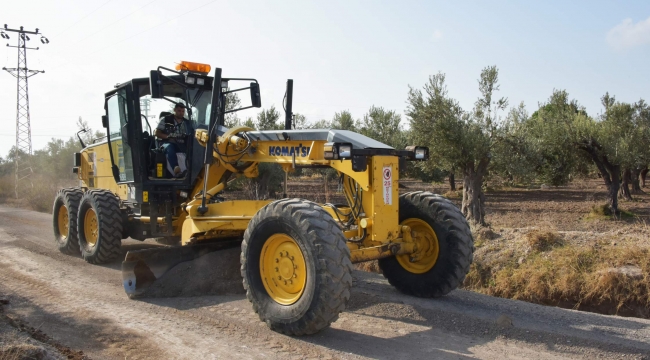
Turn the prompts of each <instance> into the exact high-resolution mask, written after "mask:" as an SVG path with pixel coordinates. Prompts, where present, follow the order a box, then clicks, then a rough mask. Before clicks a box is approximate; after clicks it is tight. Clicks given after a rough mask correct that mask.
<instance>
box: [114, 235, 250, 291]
mask: <svg viewBox="0 0 650 360" xmlns="http://www.w3.org/2000/svg"><path fill="white" fill-rule="evenodd" d="M240 243H241V241H221V242H217V243H207V244H196V245H188V246H177V247H161V248H154V249H145V250H135V251H129V252H127V253H126V257H125V259H124V261H123V262H122V283H123V285H124V291H125V292H126V294H127V295H128V296H129V298H131V299H134V298H138V297H147V291H146V290H147V289H149V288H150V287H151V286H152V285H153V284H154V283H155V282H156V281H157V280H158V279H160V278H161V277H162V276H163V275H164V274H165V273H167V272H168V271H169V270H171V269H172V268H174V267H175V266H177V265H179V264H181V263H184V262H188V261H193V260H195V259H198V258H199V257H201V256H204V255H206V254H209V253H212V252H215V251H219V250H225V249H229V248H232V247H235V246H238V245H239V244H240Z"/></svg>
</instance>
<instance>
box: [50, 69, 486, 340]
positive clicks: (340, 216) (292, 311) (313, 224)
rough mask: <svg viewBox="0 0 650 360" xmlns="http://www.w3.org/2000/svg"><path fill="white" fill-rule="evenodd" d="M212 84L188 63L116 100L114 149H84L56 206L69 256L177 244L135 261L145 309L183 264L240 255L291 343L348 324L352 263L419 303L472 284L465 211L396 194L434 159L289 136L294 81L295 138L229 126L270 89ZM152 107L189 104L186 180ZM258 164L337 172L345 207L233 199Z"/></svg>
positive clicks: (133, 255)
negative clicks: (405, 174)
mask: <svg viewBox="0 0 650 360" xmlns="http://www.w3.org/2000/svg"><path fill="white" fill-rule="evenodd" d="M209 72H210V66H209V65H206V64H198V63H190V62H182V63H181V64H180V65H179V66H177V67H176V69H175V70H172V69H168V68H164V67H158V69H156V70H153V71H151V72H150V76H149V78H137V79H132V80H130V81H128V82H125V83H123V84H120V85H117V86H116V88H115V89H113V90H111V91H110V92H108V93H106V97H105V103H104V108H105V110H106V115H105V116H102V124H103V126H104V128H106V133H107V137H106V139H104V140H103V141H100V142H96V143H93V144H89V145H87V146H84V145H83V144H82V146H84V148H83V150H82V151H81V152H80V153H77V154H75V159H74V167H73V172H75V173H76V174H77V175H78V177H79V181H80V185H79V187H75V188H67V189H62V190H60V191H59V192H58V194H57V196H56V199H55V201H54V209H53V210H54V211H53V223H54V235H55V240H56V243H57V245H58V247H59V249H60V250H61V251H62V252H64V253H69V254H74V253H79V252H80V253H81V256H82V257H83V258H84V259H85V260H86V261H87V262H89V263H92V264H101V263H106V262H111V261H114V260H115V259H116V258H117V257H118V256H120V254H121V251H120V244H121V240H122V239H126V238H129V237H130V238H132V239H135V240H145V239H148V238H158V239H161V238H162V239H166V240H168V241H169V242H178V243H179V246H168V247H158V248H154V249H146V250H138V251H129V252H128V253H127V254H126V258H125V259H124V261H123V263H122V272H123V282H124V289H125V291H126V293H127V294H128V295H129V296H130V297H136V296H138V295H141V294H143V291H144V290H145V289H146V288H148V287H149V286H150V285H151V284H153V283H154V282H155V281H156V280H157V279H159V278H160V277H161V276H162V274H164V273H165V272H166V271H168V270H169V269H171V268H172V267H174V266H175V265H177V264H179V263H181V262H184V261H189V260H192V259H194V258H196V257H199V256H201V255H203V254H205V253H207V252H210V251H218V250H220V249H224V248H229V247H234V246H240V247H241V276H242V281H243V285H244V288H245V290H246V293H247V298H248V299H249V300H250V302H251V303H252V305H253V309H254V310H255V312H257V313H258V314H259V317H260V319H261V320H262V321H264V322H265V323H267V324H268V326H269V327H270V328H271V329H273V330H275V331H279V332H282V333H285V334H291V335H303V334H312V333H315V332H318V331H319V330H321V329H323V328H325V327H327V326H329V325H330V324H331V323H332V322H333V321H335V320H336V319H337V317H338V314H339V313H340V312H341V311H343V309H344V308H345V306H346V303H347V302H348V299H349V298H350V287H351V286H352V277H351V272H352V263H358V262H363V261H370V260H379V266H380V268H381V270H382V272H383V274H384V276H385V277H386V278H387V279H388V281H389V282H390V283H391V284H392V285H393V286H395V287H396V288H397V289H398V290H399V291H401V292H403V293H406V294H410V295H414V296H419V297H438V296H442V295H445V294H447V293H449V292H450V291H451V290H453V289H455V288H456V287H458V286H459V284H461V283H462V281H463V279H464V278H465V275H466V274H467V272H468V271H469V266H470V264H471V262H472V256H473V250H474V246H473V239H472V235H471V233H470V229H469V225H468V224H467V222H466V221H465V219H464V217H463V216H462V214H461V213H460V211H459V210H458V209H457V208H456V206H454V205H453V204H452V203H451V202H449V201H448V200H446V199H444V198H443V197H440V196H438V195H434V194H432V193H429V192H422V191H418V192H411V193H407V194H403V195H399V194H398V178H399V175H398V174H399V171H400V170H401V169H404V168H405V162H406V161H411V160H413V161H423V160H427V158H428V149H427V148H424V147H415V146H412V147H408V148H406V149H404V150H399V149H394V148H392V147H389V146H387V145H385V144H382V143H380V142H378V141H375V140H373V139H370V138H368V137H366V136H363V135H360V134H357V133H354V132H351V131H345V130H335V129H331V130H330V129H324V130H292V129H291V127H292V126H291V119H292V113H291V111H292V110H291V109H292V93H293V82H292V81H291V80H289V81H288V82H287V96H286V104H285V105H286V106H285V107H286V120H285V130H279V131H255V130H253V129H250V128H248V127H243V126H238V127H234V128H230V129H229V128H226V127H224V119H225V116H226V114H227V113H229V112H232V111H239V110H242V109H246V108H251V107H258V108H259V107H261V98H260V90H259V85H258V82H257V81H256V80H255V79H244V78H225V77H223V76H222V70H221V69H219V68H217V69H215V71H214V72H213V76H209V75H208V74H209ZM242 83H244V85H243V86H242V87H239V88H237V87H236V86H235V85H236V84H242ZM246 90H248V91H249V92H250V99H251V101H250V102H251V104H250V106H246V107H243V108H240V109H232V110H226V109H227V106H226V99H227V94H229V93H232V92H236V91H246ZM148 99H157V100H161V101H163V100H168V101H169V102H170V104H171V103H177V102H179V101H180V102H183V103H184V104H186V109H187V112H188V114H187V118H188V119H189V120H191V121H192V122H193V128H194V129H195V130H194V134H193V135H191V134H189V135H188V138H187V139H186V140H187V145H188V146H187V152H186V156H185V158H184V159H179V161H181V162H182V163H183V164H184V165H185V169H186V173H185V175H184V176H182V177H174V175H177V174H172V173H170V172H169V170H167V169H168V166H167V165H168V164H167V159H166V157H165V154H164V153H163V151H162V150H161V149H160V146H159V145H158V144H157V141H156V140H155V139H154V137H153V135H152V131H151V130H152V128H151V126H150V125H149V121H148V116H147V115H146V113H145V110H147V108H146V106H145V104H146V102H147V101H146V100H148ZM170 106H171V105H170ZM260 163H275V164H279V165H280V166H281V167H282V168H283V169H284V171H286V172H291V171H293V170H294V169H296V168H299V167H303V168H304V167H317V168H332V169H334V170H336V171H337V172H338V174H339V176H340V181H341V183H342V188H343V193H344V195H345V198H346V200H347V204H345V205H332V204H317V203H314V202H311V201H307V200H303V199H290V198H283V199H278V200H226V198H225V197H224V196H223V194H224V193H225V191H226V190H227V187H228V183H229V181H231V180H232V179H233V178H235V177H239V176H244V177H248V178H253V177H256V176H258V165H259V164H260Z"/></svg>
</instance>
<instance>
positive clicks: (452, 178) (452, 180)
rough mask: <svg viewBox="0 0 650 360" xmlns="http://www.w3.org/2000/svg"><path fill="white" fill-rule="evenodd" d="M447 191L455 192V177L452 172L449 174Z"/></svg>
mask: <svg viewBox="0 0 650 360" xmlns="http://www.w3.org/2000/svg"><path fill="white" fill-rule="evenodd" d="M449 190H451V191H456V176H454V171H453V170H452V171H450V172H449Z"/></svg>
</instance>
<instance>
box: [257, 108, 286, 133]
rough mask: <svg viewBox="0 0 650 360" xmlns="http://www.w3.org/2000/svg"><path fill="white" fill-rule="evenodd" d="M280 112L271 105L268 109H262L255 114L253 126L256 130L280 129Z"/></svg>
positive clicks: (281, 125) (281, 127)
mask: <svg viewBox="0 0 650 360" xmlns="http://www.w3.org/2000/svg"><path fill="white" fill-rule="evenodd" d="M279 120H280V112H278V111H277V110H276V109H275V106H271V108H270V109H267V110H262V111H260V112H259V113H258V114H257V123H256V124H255V125H256V126H255V128H256V129H258V130H282V129H284V124H281V123H280V121H279Z"/></svg>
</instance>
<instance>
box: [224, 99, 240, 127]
mask: <svg viewBox="0 0 650 360" xmlns="http://www.w3.org/2000/svg"><path fill="white" fill-rule="evenodd" d="M240 107H241V100H240V99H239V96H238V95H237V93H228V94H226V111H230V110H235V109H238V108H240ZM224 125H226V127H228V128H231V127H235V126H239V125H240V120H239V117H238V116H237V112H231V113H228V114H226V116H225V119H224Z"/></svg>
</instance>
